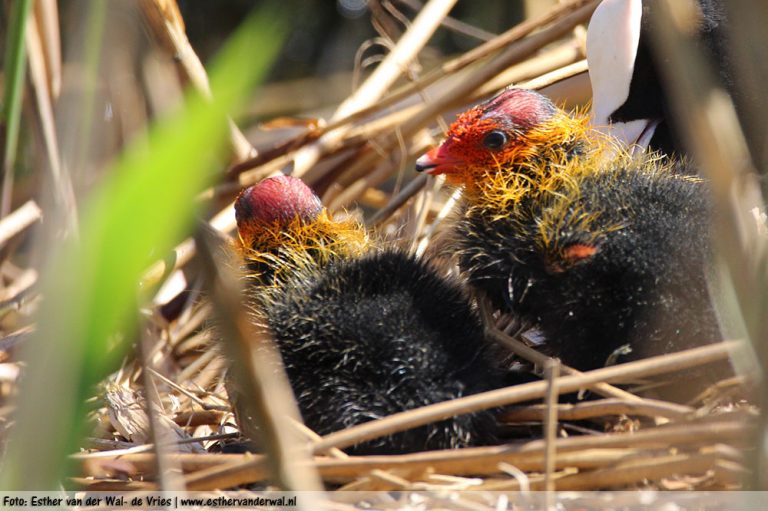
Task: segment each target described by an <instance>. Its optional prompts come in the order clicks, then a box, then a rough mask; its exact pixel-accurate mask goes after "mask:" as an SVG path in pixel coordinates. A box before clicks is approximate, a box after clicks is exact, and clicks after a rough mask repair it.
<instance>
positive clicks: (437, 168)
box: [416, 144, 463, 176]
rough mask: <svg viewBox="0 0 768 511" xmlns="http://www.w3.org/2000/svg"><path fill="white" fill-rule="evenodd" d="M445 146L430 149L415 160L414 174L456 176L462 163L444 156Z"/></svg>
mask: <svg viewBox="0 0 768 511" xmlns="http://www.w3.org/2000/svg"><path fill="white" fill-rule="evenodd" d="M444 148H445V144H443V145H440V146H438V147H435V148H434V149H431V150H430V151H429V152H427V153H425V154H423V155H422V156H421V157H420V158H419V159H418V160H416V172H426V173H427V174H430V175H432V176H437V175H439V174H456V173H458V172H459V168H460V167H461V166H462V164H463V162H462V161H461V160H459V159H457V158H454V157H451V156H450V155H448V154H446V153H447V151H446V150H445V149H444Z"/></svg>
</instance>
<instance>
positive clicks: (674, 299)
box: [418, 89, 724, 398]
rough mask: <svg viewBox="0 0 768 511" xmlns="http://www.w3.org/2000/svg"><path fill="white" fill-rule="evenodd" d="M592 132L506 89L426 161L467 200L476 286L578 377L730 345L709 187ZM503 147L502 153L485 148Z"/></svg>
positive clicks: (463, 261)
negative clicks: (717, 288)
mask: <svg viewBox="0 0 768 511" xmlns="http://www.w3.org/2000/svg"><path fill="white" fill-rule="evenodd" d="M537 104H538V106H537ZM585 124H586V119H585V118H584V117H583V116H578V115H576V116H571V115H568V114H566V113H565V112H563V111H562V110H558V109H556V108H554V106H553V105H552V104H551V102H550V101H549V100H548V99H547V98H545V97H544V96H541V95H540V94H537V93H535V92H533V91H525V90H522V89H507V90H506V91H504V92H502V93H501V94H499V95H498V96H497V97H495V98H493V99H491V100H489V101H487V102H485V103H483V104H481V105H478V106H477V107H475V108H473V109H471V110H469V111H467V112H465V113H463V114H461V115H460V116H459V118H458V119H457V121H456V122H455V123H454V124H453V125H452V126H451V128H450V129H449V131H448V134H447V137H446V140H445V141H444V142H443V144H442V145H441V146H439V147H437V148H435V149H433V150H432V151H430V152H429V153H427V154H426V155H424V156H422V157H421V158H420V159H419V161H418V167H419V168H420V169H422V170H427V171H428V172H431V173H446V174H447V175H448V177H449V179H450V180H451V181H452V182H458V183H462V184H463V185H464V187H465V190H464V199H463V203H462V208H461V211H460V212H459V214H458V215H457V217H456V220H455V228H454V231H453V243H454V246H455V248H456V251H457V255H458V263H459V266H460V268H461V270H462V271H463V273H464V275H465V276H466V278H467V280H468V281H469V283H470V284H471V285H472V286H473V287H474V288H475V289H476V290H478V291H479V292H481V293H482V294H485V295H487V296H488V297H489V298H490V299H491V301H492V302H493V304H494V305H495V306H496V307H497V308H499V309H502V310H506V311H509V312H511V313H512V314H513V315H515V316H516V317H517V318H518V319H520V320H522V321H523V323H528V324H532V325H534V326H535V327H536V329H537V330H538V331H539V333H540V334H542V335H541V336H540V337H543V341H544V349H545V350H546V351H547V352H548V353H549V354H551V355H553V356H557V357H560V358H561V359H562V360H563V362H565V363H566V364H568V365H570V366H573V367H575V368H576V369H580V370H588V369H595V368H598V367H602V366H604V365H605V364H607V363H613V362H618V361H627V360H633V359H638V358H643V357H647V356H650V355H661V354H664V353H669V352H673V351H678V350H682V349H685V348H690V347H694V346H697V345H701V344H706V343H711V342H716V341H719V340H721V339H722V335H721V333H720V328H719V324H718V318H717V314H716V311H715V309H714V307H713V305H712V302H711V300H710V296H709V290H708V285H707V276H708V274H709V272H710V265H711V248H710V247H711V244H710V237H709V223H710V219H711V218H712V212H711V206H710V202H709V193H708V190H707V183H706V182H705V181H704V180H702V179H701V178H698V177H695V176H692V175H691V174H695V172H694V171H693V169H691V168H690V167H689V166H688V164H686V163H685V162H684V161H680V160H676V159H667V158H660V157H657V156H648V155H638V156H635V157H633V156H631V155H630V154H628V153H626V152H624V151H622V150H618V152H617V149H616V146H615V144H614V142H613V141H612V140H611V139H607V138H606V137H605V136H604V135H601V134H598V133H594V132H591V131H589V130H587V129H585ZM496 133H503V135H504V136H503V137H497V138H503V139H504V142H503V143H502V144H492V145H491V146H489V144H487V141H488V137H489V136H490V135H491V134H496ZM622 347H626V348H628V349H622V350H619V348H622ZM617 350H618V351H617ZM723 373H724V370H718V372H717V375H721V374H723ZM691 374H693V373H688V375H689V376H690V375H691ZM680 376H682V375H680ZM699 376H704V379H707V378H706V375H703V374H697V375H696V377H697V378H698V377H699ZM700 384H701V382H699V385H700ZM695 386H696V385H694V384H693V383H692V384H691V385H690V386H689V388H687V389H682V390H684V391H685V392H681V393H679V394H677V396H678V397H690V395H691V393H692V392H693V390H692V389H693V388H694V387H695ZM700 388H701V387H700V386H699V389H700ZM676 390H677V389H676ZM674 394H676V392H672V393H670V394H668V396H669V397H675V396H673V395H674ZM675 398H677V397H675Z"/></svg>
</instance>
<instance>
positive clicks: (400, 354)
mask: <svg viewBox="0 0 768 511" xmlns="http://www.w3.org/2000/svg"><path fill="white" fill-rule="evenodd" d="M253 291H254V292H253V293H252V300H253V302H255V303H254V304H253V305H254V306H255V307H254V309H260V310H261V311H262V314H263V316H264V318H265V319H266V323H267V324H268V325H269V327H270V328H271V329H272V331H273V333H274V336H275V341H276V343H277V345H278V347H279V349H280V353H281V355H282V358H283V363H284V365H285V368H286V371H287V374H288V377H289V379H290V382H291V385H292V387H293V390H294V392H295V394H296V397H297V400H298V403H299V407H300V410H301V412H302V415H303V418H304V420H305V422H306V424H307V425H308V426H309V427H310V428H312V429H313V430H314V431H316V432H317V433H319V434H321V435H323V434H327V433H330V432H333V431H337V430H341V429H344V428H348V427H350V426H354V425H357V424H361V423H364V422H367V421H370V420H372V419H378V418H381V417H385V416H387V415H390V414H393V413H396V412H401V411H404V410H409V409H412V408H417V407H420V406H424V405H428V404H432V403H437V402H440V401H445V400H449V399H453V398H457V397H461V396H465V395H469V394H474V393H477V392H481V391H485V390H490V389H493V388H498V387H501V386H503V385H504V380H503V376H502V373H501V372H500V371H499V370H498V369H497V368H496V366H495V365H494V363H493V361H492V360H491V358H492V357H491V356H490V351H491V347H490V346H488V345H487V344H485V342H484V340H483V339H484V336H483V330H482V327H481V325H480V321H479V319H478V317H477V315H476V314H475V312H474V311H473V310H472V309H471V308H470V305H469V302H468V300H467V298H466V296H464V294H463V293H462V291H461V289H460V288H459V287H458V286H456V285H455V284H454V283H452V282H450V281H448V280H446V279H444V278H442V277H440V276H438V275H437V274H436V273H435V271H434V270H433V269H431V268H430V267H428V266H427V265H426V264H425V263H422V262H420V261H419V260H416V259H414V258H413V257H410V256H408V255H405V254H402V253H399V252H394V251H387V252H381V253H374V254H369V255H367V256H364V257H362V258H359V259H351V260H338V261H335V262H332V263H330V264H329V265H328V266H325V267H323V268H309V269H306V270H302V271H299V272H297V273H296V274H295V275H294V276H293V277H292V278H290V279H288V280H287V282H285V284H284V285H282V286H281V287H279V288H272V289H271V290H270V291H265V289H264V288H263V287H257V288H254V290H253ZM495 427H496V425H495V420H494V418H493V415H492V413H491V412H481V413H476V414H471V415H462V416H458V417H454V418H451V419H448V420H444V421H442V422H438V423H435V424H431V425H427V426H423V427H419V428H416V429H412V430H409V431H405V432H402V433H397V434H394V435H391V436H388V437H386V438H381V439H378V440H372V441H369V442H365V443H363V444H360V445H357V446H355V447H354V448H352V449H350V451H351V452H354V453H356V454H381V453H404V452H413V451H421V450H427V449H443V448H454V447H463V446H469V445H483V444H489V443H492V442H494V441H495V439H496V435H495Z"/></svg>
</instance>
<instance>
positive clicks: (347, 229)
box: [235, 176, 370, 274]
mask: <svg viewBox="0 0 768 511" xmlns="http://www.w3.org/2000/svg"><path fill="white" fill-rule="evenodd" d="M235 217H236V219H237V231H238V238H237V240H236V241H235V248H236V250H237V252H238V253H239V254H240V256H241V258H242V260H243V262H244V263H246V265H247V264H249V263H256V265H264V266H265V267H267V268H269V269H270V271H272V272H274V273H275V274H279V273H281V272H285V271H292V270H296V269H299V268H306V267H310V266H323V265H325V264H327V263H328V262H330V261H332V260H334V259H336V258H347V257H356V256H359V255H361V254H363V253H365V252H366V251H367V250H368V249H369V246H370V243H369V239H368V235H367V233H366V231H365V229H364V228H363V227H362V226H361V225H359V224H358V223H356V222H354V221H338V220H334V219H332V218H331V217H330V216H329V215H328V212H327V211H326V210H325V208H323V206H322V204H321V202H320V199H319V198H318V197H317V196H316V195H315V194H314V193H313V192H312V190H310V189H309V187H307V186H306V185H305V184H304V183H303V182H302V181H301V180H300V179H297V178H294V177H291V176H277V177H273V178H269V179H265V180H264V181H262V182H260V183H258V184H256V185H254V186H251V187H249V188H247V189H245V190H243V191H242V192H241V193H240V195H239V196H238V197H237V199H236V201H235Z"/></svg>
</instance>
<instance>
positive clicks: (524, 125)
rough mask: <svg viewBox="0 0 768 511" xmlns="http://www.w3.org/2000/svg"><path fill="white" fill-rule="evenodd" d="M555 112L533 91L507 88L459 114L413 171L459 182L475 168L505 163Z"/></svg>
mask: <svg viewBox="0 0 768 511" xmlns="http://www.w3.org/2000/svg"><path fill="white" fill-rule="evenodd" d="M556 111H557V109H556V108H555V106H554V105H553V104H552V102H551V101H550V100H549V99H547V98H546V97H544V96H542V95H541V94H539V93H537V92H534V91H531V90H527V89H514V88H511V89H507V90H505V91H503V92H502V93H500V94H498V95H497V96H495V97H493V98H491V99H489V100H488V101H486V102H484V103H481V104H480V105H478V106H476V107H474V108H472V109H470V110H468V111H466V112H464V113H462V114H460V115H459V116H458V117H457V118H456V121H455V122H454V123H453V124H452V125H451V127H450V128H449V130H448V133H447V134H446V139H445V141H444V142H443V143H442V144H440V145H439V146H438V147H436V148H434V149H432V150H430V151H429V152H427V153H426V154H425V155H423V156H422V157H421V158H419V159H418V160H417V161H416V170H417V171H419V172H421V171H424V172H427V173H428V174H432V175H437V174H448V176H449V178H452V179H451V180H452V181H459V182H461V181H462V179H463V178H466V177H467V174H469V173H472V172H474V171H475V170H477V169H491V168H494V167H498V166H499V165H504V164H507V163H509V162H510V161H512V160H514V158H515V156H516V155H517V154H518V152H519V150H520V149H522V148H524V147H525V146H526V144H527V142H526V134H527V133H528V132H529V131H530V130H531V129H533V128H535V127H537V126H540V125H541V124H543V123H545V122H546V121H547V120H549V119H550V118H552V117H553V116H554V114H555V112H556Z"/></svg>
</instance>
